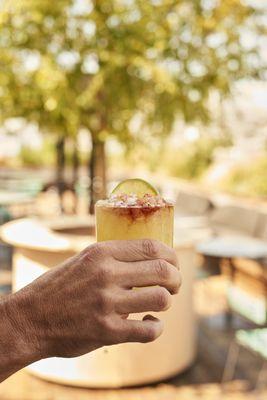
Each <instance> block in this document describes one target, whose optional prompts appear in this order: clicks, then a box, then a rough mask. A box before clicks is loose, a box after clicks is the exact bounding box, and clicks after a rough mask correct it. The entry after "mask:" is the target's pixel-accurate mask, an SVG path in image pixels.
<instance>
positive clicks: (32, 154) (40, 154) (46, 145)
mask: <svg viewBox="0 0 267 400" xmlns="http://www.w3.org/2000/svg"><path fill="white" fill-rule="evenodd" d="M19 160H20V162H21V163H22V164H23V165H25V166H27V167H42V166H53V165H55V149H54V142H53V141H52V140H49V139H48V138H47V139H46V140H44V142H43V145H42V146H41V147H40V148H38V149H36V148H32V147H29V146H26V145H24V146H22V147H21V150H20V153H19Z"/></svg>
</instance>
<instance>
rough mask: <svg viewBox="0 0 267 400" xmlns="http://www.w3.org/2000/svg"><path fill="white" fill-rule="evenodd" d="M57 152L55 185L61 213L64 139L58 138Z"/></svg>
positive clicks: (63, 183)
mask: <svg viewBox="0 0 267 400" xmlns="http://www.w3.org/2000/svg"><path fill="white" fill-rule="evenodd" d="M56 151H57V171H56V174H57V176H56V185H57V189H58V194H59V198H60V209H61V212H62V211H63V204H62V195H63V192H64V187H65V179H64V171H65V138H64V137H62V136H61V137H59V138H58V141H57V144H56Z"/></svg>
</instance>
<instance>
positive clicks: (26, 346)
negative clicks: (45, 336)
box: [0, 294, 39, 382]
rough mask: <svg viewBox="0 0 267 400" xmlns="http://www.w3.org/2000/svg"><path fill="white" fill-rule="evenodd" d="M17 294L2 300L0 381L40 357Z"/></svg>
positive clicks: (0, 315) (0, 306)
mask: <svg viewBox="0 0 267 400" xmlns="http://www.w3.org/2000/svg"><path fill="white" fill-rule="evenodd" d="M16 296H17V295H16V294H13V295H10V296H7V297H5V298H3V299H1V300H0V382H2V381H3V380H4V379H6V378H7V377H8V376H10V375H11V374H13V373H14V372H16V371H18V370H20V369H21V368H23V367H25V366H26V365H28V364H30V363H32V362H34V361H36V360H38V358H39V357H38V351H37V350H36V348H35V346H34V345H31V339H30V330H29V331H28V329H27V326H28V323H27V321H26V318H25V315H24V313H23V310H22V309H20V308H18V301H17V298H16Z"/></svg>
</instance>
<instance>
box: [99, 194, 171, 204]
mask: <svg viewBox="0 0 267 400" xmlns="http://www.w3.org/2000/svg"><path fill="white" fill-rule="evenodd" d="M97 205H102V206H107V207H122V208H126V207H135V208H142V207H148V208H149V207H151V208H152V207H166V206H173V205H174V203H173V202H172V201H170V200H165V199H163V198H162V197H161V196H159V195H156V196H155V195H151V194H149V193H146V194H145V195H144V196H143V197H138V196H137V195H136V194H135V193H131V194H126V193H120V194H112V195H111V196H110V197H109V198H108V199H106V200H99V201H98V202H97Z"/></svg>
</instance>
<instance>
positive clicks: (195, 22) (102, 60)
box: [0, 0, 257, 144]
mask: <svg viewBox="0 0 267 400" xmlns="http://www.w3.org/2000/svg"><path fill="white" fill-rule="evenodd" d="M4 4H6V7H4V6H3V7H2V10H3V11H2V12H1V14H0V29H1V37H0V49H1V61H0V63H1V69H0V88H1V90H0V96H1V105H2V107H1V111H0V116H1V119H2V120H4V119H6V118H7V117H9V116H14V115H23V116H25V117H26V118H27V119H30V120H35V121H37V122H38V123H39V124H40V126H41V127H42V128H43V129H45V130H48V131H49V132H51V131H52V132H53V131H54V132H56V133H64V134H76V133H77V130H78V129H79V128H80V127H85V128H87V129H89V130H90V131H91V133H92V134H93V135H94V136H95V137H97V138H98V139H100V140H103V141H104V140H105V138H106V137H107V135H109V134H114V135H116V136H118V137H119V138H120V139H121V140H122V141H124V143H126V144H127V143H129V140H130V139H132V137H133V136H134V137H136V136H137V137H139V139H142V135H143V132H144V130H143V129H144V127H146V126H149V132H151V133H152V134H164V133H168V132H169V131H170V129H171V126H172V123H173V121H174V118H175V116H176V115H177V113H180V115H181V116H182V117H184V118H185V119H186V120H194V119H201V120H204V121H206V120H207V118H208V109H207V104H206V99H207V98H208V95H209V93H210V91H211V90H213V89H218V90H219V91H220V92H221V93H227V92H228V90H229V86H230V84H231V81H232V80H233V79H238V78H242V77H244V76H246V75H247V74H250V75H253V74H254V73H256V70H257V68H254V67H252V66H250V65H249V64H248V62H247V60H248V58H247V55H248V54H256V53H255V49H248V48H245V47H243V46H242V45H241V43H242V40H241V39H240V37H241V27H243V26H245V25H246V24H247V23H250V22H251V21H250V16H251V14H252V10H251V9H250V8H249V7H248V6H246V5H244V3H243V2H242V1H241V0H224V1H223V2H215V1H214V2H213V1H211V2H208V1H200V0H197V1H185V0H180V1H177V0H161V1H142V0H133V1H122V0H115V1H112V2H111V1H107V0H102V1H94V2H93V1H90V0H87V1H86V0H84V1H78V0H58V1H57V2H53V3H51V1H48V0H39V1H33V0H20V1H19V2H17V1H15V0H9V1H6V2H5V3H4ZM138 112H139V113H140V121H141V123H140V126H139V129H138V132H135V134H134V135H133V134H132V132H131V130H130V128H129V122H130V121H131V120H132V118H133V117H134V116H135V115H136V114H137V113H138Z"/></svg>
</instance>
